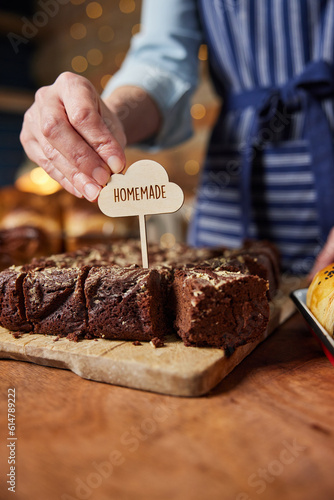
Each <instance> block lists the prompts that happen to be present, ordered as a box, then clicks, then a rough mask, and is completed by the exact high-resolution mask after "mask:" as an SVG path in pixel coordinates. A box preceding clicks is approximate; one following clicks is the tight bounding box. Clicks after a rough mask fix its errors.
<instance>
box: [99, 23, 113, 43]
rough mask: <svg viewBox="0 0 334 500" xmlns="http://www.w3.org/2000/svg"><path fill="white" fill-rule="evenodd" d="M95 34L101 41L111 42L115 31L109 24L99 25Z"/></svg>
mask: <svg viewBox="0 0 334 500" xmlns="http://www.w3.org/2000/svg"><path fill="white" fill-rule="evenodd" d="M97 36H98V38H99V40H100V41H101V42H111V40H113V38H114V36H115V32H114V30H113V29H112V27H111V26H101V27H100V28H99V31H98V32H97Z"/></svg>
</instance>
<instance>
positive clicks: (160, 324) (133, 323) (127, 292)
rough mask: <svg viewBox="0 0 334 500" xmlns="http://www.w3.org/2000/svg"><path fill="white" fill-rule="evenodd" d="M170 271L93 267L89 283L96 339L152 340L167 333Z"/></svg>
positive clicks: (90, 320)
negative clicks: (167, 295) (167, 298)
mask: <svg viewBox="0 0 334 500" xmlns="http://www.w3.org/2000/svg"><path fill="white" fill-rule="evenodd" d="M168 278H169V271H168V270H167V269H142V268H138V267H130V268H116V267H115V268H106V267H93V268H92V269H91V270H90V271H89V273H88V276H87V279H86V282H85V296H86V305H87V309H88V331H89V334H90V335H91V336H92V337H103V338H106V339H117V340H139V341H141V340H143V341H145V340H151V339H152V338H154V337H158V338H162V337H163V335H164V334H165V333H166V315H165V301H166V283H167V280H168Z"/></svg>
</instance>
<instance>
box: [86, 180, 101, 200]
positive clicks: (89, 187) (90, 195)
mask: <svg viewBox="0 0 334 500" xmlns="http://www.w3.org/2000/svg"><path fill="white" fill-rule="evenodd" d="M84 192H85V197H86V198H87V200H89V201H94V200H96V198H97V197H98V195H99V192H100V188H99V187H97V186H95V184H89V183H87V184H85V186H84Z"/></svg>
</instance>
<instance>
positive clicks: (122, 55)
mask: <svg viewBox="0 0 334 500" xmlns="http://www.w3.org/2000/svg"><path fill="white" fill-rule="evenodd" d="M125 56H126V52H118V54H116V55H115V64H116V66H117V68H120V67H121V66H122V63H123V61H124V59H125Z"/></svg>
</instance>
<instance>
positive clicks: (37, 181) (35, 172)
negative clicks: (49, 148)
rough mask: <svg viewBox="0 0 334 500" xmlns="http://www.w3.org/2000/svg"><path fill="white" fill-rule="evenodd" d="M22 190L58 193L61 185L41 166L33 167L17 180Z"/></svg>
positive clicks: (17, 185)
mask: <svg viewBox="0 0 334 500" xmlns="http://www.w3.org/2000/svg"><path fill="white" fill-rule="evenodd" d="M15 186H16V187H17V188H18V189H19V190H20V191H25V192H28V193H37V194H41V195H48V194H53V193H56V192H57V191H59V190H60V189H61V185H60V184H58V182H56V181H55V180H53V179H52V178H51V177H50V176H49V175H48V174H47V173H46V172H45V170H43V169H42V168H41V167H36V168H33V169H32V170H31V171H30V172H27V173H25V174H23V175H21V176H20V177H19V178H18V179H17V180H16V182H15Z"/></svg>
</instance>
